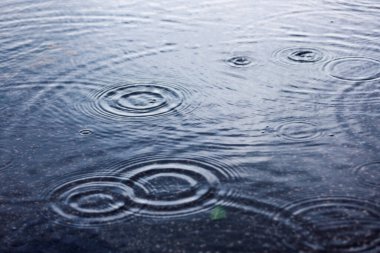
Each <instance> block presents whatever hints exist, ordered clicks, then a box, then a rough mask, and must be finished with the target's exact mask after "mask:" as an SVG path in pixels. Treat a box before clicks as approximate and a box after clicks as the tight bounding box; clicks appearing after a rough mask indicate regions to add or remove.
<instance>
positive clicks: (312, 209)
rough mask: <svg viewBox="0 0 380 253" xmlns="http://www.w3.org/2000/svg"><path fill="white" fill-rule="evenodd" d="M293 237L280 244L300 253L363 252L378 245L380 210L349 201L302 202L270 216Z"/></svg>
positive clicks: (309, 200) (345, 199)
mask: <svg viewBox="0 0 380 253" xmlns="http://www.w3.org/2000/svg"><path fill="white" fill-rule="evenodd" d="M274 219H275V220H276V221H278V223H279V226H280V228H281V227H283V228H285V229H288V230H289V229H290V230H291V231H292V232H291V233H289V235H290V236H291V235H294V237H293V238H289V237H288V238H286V239H285V237H283V238H284V240H283V242H284V243H285V244H286V245H287V246H289V247H291V248H293V249H297V251H302V252H304V251H305V252H366V251H370V250H371V249H376V248H377V247H379V246H380V237H379V234H380V208H379V206H377V205H374V204H371V203H369V202H366V201H361V200H357V199H353V198H343V197H330V198H316V199H308V200H303V201H300V202H297V203H293V204H290V205H289V206H286V207H285V208H284V209H283V210H282V211H281V212H279V213H278V214H276V215H275V216H274ZM371 252H372V251H371Z"/></svg>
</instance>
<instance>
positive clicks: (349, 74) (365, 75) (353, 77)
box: [325, 57, 380, 81]
mask: <svg viewBox="0 0 380 253" xmlns="http://www.w3.org/2000/svg"><path fill="white" fill-rule="evenodd" d="M325 70H326V71H327V72H328V73H329V74H330V75H331V76H333V77H335V78H338V79H342V80H347V81H368V80H373V79H377V78H380V61H378V60H374V59H370V58H362V57H347V58H340V59H335V60H332V61H330V62H328V63H327V64H326V65H325Z"/></svg>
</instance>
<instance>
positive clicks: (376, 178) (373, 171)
mask: <svg viewBox="0 0 380 253" xmlns="http://www.w3.org/2000/svg"><path fill="white" fill-rule="evenodd" d="M355 174H356V175H357V177H358V180H359V182H360V183H362V184H364V185H367V186H371V187H374V186H375V187H380V161H376V162H371V163H366V164H363V165H361V166H359V167H357V168H355Z"/></svg>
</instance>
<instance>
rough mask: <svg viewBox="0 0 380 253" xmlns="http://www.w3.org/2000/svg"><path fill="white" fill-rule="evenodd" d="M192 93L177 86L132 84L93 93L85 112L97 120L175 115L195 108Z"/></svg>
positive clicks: (84, 107) (85, 106)
mask: <svg viewBox="0 0 380 253" xmlns="http://www.w3.org/2000/svg"><path fill="white" fill-rule="evenodd" d="M189 95H190V91H188V90H186V89H184V88H182V87H179V86H176V85H166V86H164V85H159V84H131V85H120V86H114V87H110V88H106V89H104V90H101V91H99V92H97V93H94V94H93V95H92V96H91V97H90V99H92V100H93V102H92V103H88V104H86V105H84V106H83V109H84V110H85V111H86V112H87V113H89V114H91V115H94V116H97V117H103V118H109V119H123V118H144V117H153V116H158V115H162V114H169V113H176V112H181V111H183V110H187V109H190V108H192V107H193V105H190V104H188V103H187V99H188V96H189Z"/></svg>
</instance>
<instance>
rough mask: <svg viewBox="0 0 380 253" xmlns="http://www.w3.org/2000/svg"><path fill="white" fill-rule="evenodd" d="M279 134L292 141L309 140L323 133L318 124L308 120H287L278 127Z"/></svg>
mask: <svg viewBox="0 0 380 253" xmlns="http://www.w3.org/2000/svg"><path fill="white" fill-rule="evenodd" d="M277 131H278V132H279V134H280V135H281V136H282V137H283V138H284V139H287V140H291V141H309V140H313V139H315V138H318V137H320V136H321V135H322V133H323V132H322V131H321V130H319V129H318V126H317V124H315V123H311V122H306V121H291V122H286V123H284V124H282V125H280V126H279V127H278V130H277Z"/></svg>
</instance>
